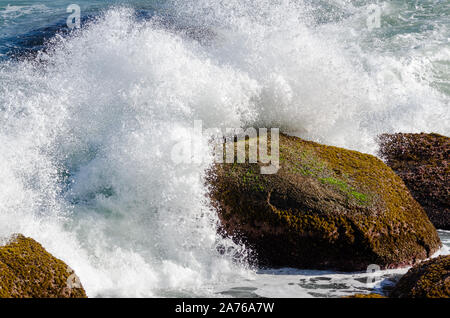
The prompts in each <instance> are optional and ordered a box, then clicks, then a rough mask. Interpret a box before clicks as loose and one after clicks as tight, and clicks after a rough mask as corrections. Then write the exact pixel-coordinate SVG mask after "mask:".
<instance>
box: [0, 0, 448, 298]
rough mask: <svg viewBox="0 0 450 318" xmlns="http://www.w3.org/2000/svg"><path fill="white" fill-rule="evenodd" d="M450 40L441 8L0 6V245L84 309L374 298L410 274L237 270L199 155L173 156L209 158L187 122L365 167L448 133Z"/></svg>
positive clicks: (220, 0)
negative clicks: (114, 300) (196, 148)
mask: <svg viewBox="0 0 450 318" xmlns="http://www.w3.org/2000/svg"><path fill="white" fill-rule="evenodd" d="M72 3H76V4H78V5H79V6H80V8H81V17H82V19H81V22H82V23H81V28H80V29H75V30H69V29H68V28H67V25H66V19H67V17H68V15H69V14H70V13H67V11H66V9H67V6H68V5H70V4H72ZM374 4H376V6H375V7H374ZM374 8H375V9H374ZM374 12H379V13H380V24H379V25H378V24H376V25H375V27H374V24H373V22H371V21H376V19H375V20H373V17H374V15H373V14H374ZM371 18H372V19H371ZM368 19H369V22H368ZM449 41H450V3H449V1H444V0H442V1H439V0H423V1H422V0H403V1H399V0H392V1H378V2H377V1H368V0H358V1H356V0H354V1H350V0H321V1H313V0H298V1H294V0H275V1H273V0H270V1H269V0H259V1H256V0H192V1H191V0H183V1H182V0H167V1H162V0H161V1H132V0H130V1H119V0H118V1H87V0H83V1H76V2H73V1H65V0H57V1H16V0H10V1H4V0H0V162H1V164H0V236H2V237H7V236H8V235H10V234H12V233H23V234H25V235H28V236H31V237H33V238H35V239H36V240H38V241H39V242H41V243H42V244H43V245H44V247H46V248H47V249H48V250H49V251H50V252H51V253H53V254H54V255H55V256H57V257H59V258H61V259H62V260H64V261H65V262H67V263H68V264H69V265H70V266H71V267H72V268H74V269H75V270H76V272H77V274H78V275H79V276H80V278H81V281H82V283H83V285H84V287H85V289H86V291H87V293H88V295H89V296H90V297H124V296H128V297H164V296H165V297H179V296H184V297H197V296H213V297H221V296H245V297H253V296H254V297H279V296H284V297H287V296H288V297H338V296H342V295H348V294H352V293H354V292H370V291H372V290H375V291H379V292H383V290H386V289H388V288H389V287H390V286H392V284H393V282H394V281H395V280H396V279H398V277H400V276H401V275H402V274H403V273H404V272H405V271H406V269H402V270H393V271H382V272H380V273H378V274H379V275H380V277H381V283H380V282H379V281H378V280H377V279H373V277H370V276H369V275H368V274H367V273H336V272H327V271H312V270H297V269H273V270H257V269H253V268H250V267H249V266H248V265H247V262H246V261H247V254H248V250H247V248H246V247H245V246H242V245H237V244H235V243H233V242H232V241H231V240H230V239H224V238H221V237H219V236H218V235H217V234H216V230H217V229H216V224H217V216H216V214H215V212H214V210H213V209H212V208H211V206H210V204H209V202H208V200H207V199H206V197H205V193H206V189H205V186H204V182H203V177H204V174H205V170H206V169H207V168H208V166H209V164H210V163H211V162H212V158H211V156H210V155H209V152H207V151H206V152H205V153H204V157H203V158H201V159H202V160H201V162H202V163H201V164H182V165H180V164H176V163H174V161H173V160H171V152H172V150H173V148H174V146H175V145H177V144H179V143H180V142H185V141H186V140H190V139H191V138H193V139H194V140H196V141H197V142H198V143H200V144H203V145H205V146H206V147H207V136H205V137H204V138H200V137H198V136H197V135H195V134H194V133H193V131H192V127H193V123H194V121H195V120H202V122H203V125H204V127H205V128H207V127H246V126H257V127H279V128H280V129H281V130H282V131H284V132H287V133H291V134H296V135H298V136H301V137H303V138H307V139H311V140H315V141H318V142H322V143H326V144H332V145H337V146H342V147H347V148H350V149H355V150H359V151H363V152H367V153H373V154H375V153H376V151H377V146H376V142H375V138H376V136H377V135H378V134H380V133H386V132H421V131H424V132H437V133H441V134H444V135H447V136H448V135H450V128H449V127H450V125H449V123H450V114H449V109H450V107H449V106H450V105H449V104H450V45H449V44H450V43H449ZM440 235H441V238H442V241H443V243H444V248H443V249H442V251H441V252H440V253H443V254H449V250H448V248H449V246H450V242H449V241H450V235H449V233H448V232H445V231H440Z"/></svg>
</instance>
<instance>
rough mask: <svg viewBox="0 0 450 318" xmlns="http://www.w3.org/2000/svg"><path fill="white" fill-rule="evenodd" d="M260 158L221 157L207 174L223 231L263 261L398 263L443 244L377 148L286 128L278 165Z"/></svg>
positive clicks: (323, 265) (335, 265)
mask: <svg viewBox="0 0 450 318" xmlns="http://www.w3.org/2000/svg"><path fill="white" fill-rule="evenodd" d="M248 141H249V139H247V140H246V141H244V140H240V141H235V145H234V146H235V148H236V147H237V144H238V143H243V142H246V143H248ZM235 162H236V161H235ZM261 166H262V164H261V163H260V162H259V163H254V164H250V163H248V162H247V163H243V164H238V163H234V164H227V163H225V164H216V165H214V166H213V167H212V168H211V170H210V171H209V172H208V175H207V184H208V185H209V195H210V198H211V202H212V204H213V206H214V207H215V208H216V209H217V211H218V215H219V218H220V223H221V232H222V233H223V234H224V235H229V236H231V237H233V238H234V239H235V240H236V241H239V242H244V243H246V244H247V245H249V246H250V247H251V249H252V250H253V251H254V254H255V256H254V259H253V261H254V262H255V263H256V264H257V265H258V266H263V267H264V266H270V267H284V266H290V267H296V268H314V269H337V270H344V271H354V270H366V269H367V267H368V265H370V264H378V265H379V266H380V267H381V268H396V267H401V266H407V265H411V264H414V263H416V262H417V261H419V260H421V259H425V258H427V257H430V256H431V255H432V254H433V253H434V252H435V251H437V250H438V249H439V248H440V246H441V243H440V240H439V237H438V234H437V231H436V229H435V228H434V226H433V225H432V224H431V222H430V220H429V219H428V217H427V215H426V214H425V211H424V210H423V209H422V207H421V206H420V205H419V204H418V203H417V202H416V201H415V200H414V199H413V198H412V197H411V195H410V193H409V191H408V190H407V188H406V186H405V184H404V183H403V181H402V180H401V179H400V178H399V177H398V176H397V175H396V174H395V173H394V172H393V171H392V170H391V169H390V168H389V167H388V166H386V165H385V164H384V163H383V162H382V161H381V160H379V159H377V158H376V157H374V156H371V155H368V154H363V153H359V152H356V151H350V150H346V149H342V148H337V147H331V146H324V145H321V144H318V143H314V142H310V141H304V140H302V139H300V138H297V137H292V136H287V135H283V134H281V135H280V169H279V170H278V172H277V173H276V174H272V175H262V174H260V167H261Z"/></svg>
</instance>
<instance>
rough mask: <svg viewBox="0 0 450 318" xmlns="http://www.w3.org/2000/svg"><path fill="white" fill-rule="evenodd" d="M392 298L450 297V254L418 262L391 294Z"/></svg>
mask: <svg viewBox="0 0 450 318" xmlns="http://www.w3.org/2000/svg"><path fill="white" fill-rule="evenodd" d="M389 296H390V297H392V298H450V255H446V256H440V257H437V258H433V259H431V260H428V261H426V262H422V263H420V264H417V265H416V266H414V267H413V268H411V269H410V270H409V271H408V272H407V273H406V275H404V276H403V277H402V278H401V279H400V281H399V282H398V283H397V285H396V286H395V287H394V289H393V290H392V292H391V293H390V295H389Z"/></svg>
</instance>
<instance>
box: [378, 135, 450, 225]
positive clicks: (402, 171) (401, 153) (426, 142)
mask: <svg viewBox="0 0 450 318" xmlns="http://www.w3.org/2000/svg"><path fill="white" fill-rule="evenodd" d="M379 143H380V156H381V157H382V158H383V159H385V160H386V164H387V165H388V166H389V167H391V168H392V169H393V170H394V171H395V172H396V173H397V174H398V175H399V176H400V177H401V178H402V179H403V181H404V182H405V184H406V186H407V187H408V189H409V190H410V191H411V194H412V195H413V197H414V198H415V199H416V200H417V202H419V203H420V204H421V205H422V206H423V208H424V209H425V211H426V212H427V214H428V216H429V218H430V220H431V222H432V223H433V224H434V225H435V226H436V227H437V228H439V229H444V230H450V165H449V163H450V138H449V137H446V136H441V135H438V134H425V133H421V134H392V135H390V134H384V135H381V136H380V137H379Z"/></svg>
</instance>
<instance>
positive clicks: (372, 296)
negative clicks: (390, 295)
mask: <svg viewBox="0 0 450 318" xmlns="http://www.w3.org/2000/svg"><path fill="white" fill-rule="evenodd" d="M342 298H387V297H386V296H383V295H380V294H375V293H374V294H355V295H351V296H345V297H342Z"/></svg>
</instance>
